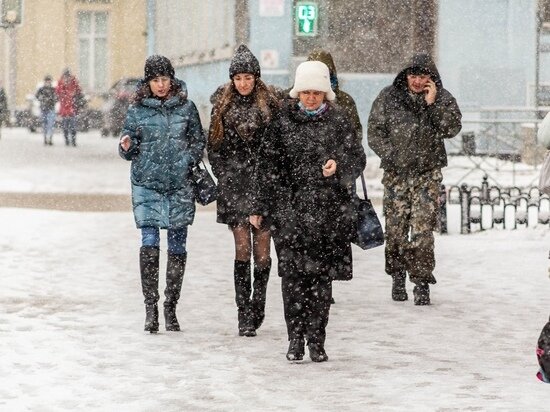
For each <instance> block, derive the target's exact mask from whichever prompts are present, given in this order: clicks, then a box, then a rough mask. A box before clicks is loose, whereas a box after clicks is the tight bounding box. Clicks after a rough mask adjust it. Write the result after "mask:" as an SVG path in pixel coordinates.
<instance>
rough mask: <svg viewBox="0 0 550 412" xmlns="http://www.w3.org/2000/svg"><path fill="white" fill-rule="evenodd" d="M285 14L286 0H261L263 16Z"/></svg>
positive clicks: (261, 14)
mask: <svg viewBox="0 0 550 412" xmlns="http://www.w3.org/2000/svg"><path fill="white" fill-rule="evenodd" d="M284 15H285V0H260V16H261V17H282V16H284Z"/></svg>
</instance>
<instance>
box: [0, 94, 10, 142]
mask: <svg viewBox="0 0 550 412" xmlns="http://www.w3.org/2000/svg"><path fill="white" fill-rule="evenodd" d="M9 122H10V111H9V109H8V98H7V97H6V91H5V90H4V88H3V87H2V86H1V85H0V137H2V126H3V125H4V124H9Z"/></svg>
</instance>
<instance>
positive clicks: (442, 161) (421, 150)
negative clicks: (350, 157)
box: [367, 54, 462, 176]
mask: <svg viewBox="0 0 550 412" xmlns="http://www.w3.org/2000/svg"><path fill="white" fill-rule="evenodd" d="M412 67H423V68H427V69H429V71H430V73H431V77H432V80H433V81H434V82H435V84H436V86H437V97H436V101H435V103H434V104H432V105H427V104H426V102H425V100H424V99H423V98H420V99H417V100H416V101H415V100H414V99H413V97H412V96H411V94H410V93H409V92H408V88H407V77H406V72H407V69H409V68H412ZM461 118H462V114H461V113H460V109H459V108H458V105H457V103H456V100H455V98H454V97H453V96H452V95H451V93H449V92H448V91H447V90H445V89H444V88H443V85H442V83H441V78H440V76H439V72H438V70H437V67H436V66H435V64H434V63H433V61H432V60H431V58H430V57H429V56H428V55H426V54H417V55H415V56H414V57H413V59H411V61H410V62H409V63H408V64H407V65H405V67H404V68H403V70H401V71H400V72H399V74H398V75H397V76H396V78H395V80H394V82H393V84H392V85H391V86H388V87H386V88H384V89H383V90H382V91H381V92H380V94H379V95H378V97H377V98H376V100H375V101H374V103H373V105H372V109H371V112H370V116H369V121H368V135H367V136H368V144H369V146H370V148H371V149H372V150H373V151H374V152H375V153H376V154H377V155H378V156H379V157H380V159H381V164H380V167H381V168H382V169H384V170H385V171H393V172H395V173H396V174H398V175H404V176H414V175H419V174H422V173H425V172H427V171H430V170H433V169H436V168H442V167H444V166H446V165H447V152H446V151H445V145H444V143H443V139H445V138H451V137H454V136H456V135H457V134H458V133H459V132H460V129H461V127H462V124H461Z"/></svg>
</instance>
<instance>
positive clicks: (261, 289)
mask: <svg viewBox="0 0 550 412" xmlns="http://www.w3.org/2000/svg"><path fill="white" fill-rule="evenodd" d="M270 271H271V259H268V261H267V265H266V266H264V267H262V268H260V267H258V266H256V265H254V283H253V288H254V291H253V292H252V324H253V326H254V329H258V328H259V327H260V326H262V323H263V321H264V317H265V299H266V292H267V282H268V281H269V272H270Z"/></svg>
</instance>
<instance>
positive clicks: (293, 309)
mask: <svg viewBox="0 0 550 412" xmlns="http://www.w3.org/2000/svg"><path fill="white" fill-rule="evenodd" d="M281 288H282V292H283V305H284V313H285V321H286V327H287V332H288V339H289V340H290V339H298V338H304V337H305V338H307V340H308V343H324V342H325V337H326V326H327V324H328V317H329V312H330V300H331V298H332V280H331V279H330V278H329V277H328V276H307V275H303V276H297V277H294V276H283V277H282V279H281Z"/></svg>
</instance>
